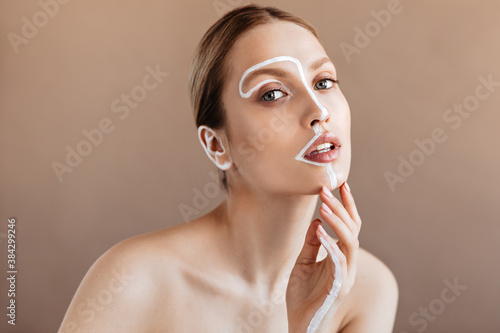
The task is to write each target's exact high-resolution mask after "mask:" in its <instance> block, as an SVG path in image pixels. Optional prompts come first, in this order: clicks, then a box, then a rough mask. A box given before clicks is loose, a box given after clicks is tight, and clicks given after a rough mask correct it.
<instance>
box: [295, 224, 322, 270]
mask: <svg viewBox="0 0 500 333" xmlns="http://www.w3.org/2000/svg"><path fill="white" fill-rule="evenodd" d="M319 224H321V221H320V220H318V219H316V220H314V221H312V222H311V224H310V225H309V228H308V229H307V232H306V239H305V241H304V246H303V247H302V251H300V254H299V256H298V258H297V262H296V263H297V264H300V265H310V264H314V263H316V259H317V257H318V252H319V247H320V246H321V242H320V241H319V240H318V238H317V236H316V233H317V231H316V230H317V229H318V225H319Z"/></svg>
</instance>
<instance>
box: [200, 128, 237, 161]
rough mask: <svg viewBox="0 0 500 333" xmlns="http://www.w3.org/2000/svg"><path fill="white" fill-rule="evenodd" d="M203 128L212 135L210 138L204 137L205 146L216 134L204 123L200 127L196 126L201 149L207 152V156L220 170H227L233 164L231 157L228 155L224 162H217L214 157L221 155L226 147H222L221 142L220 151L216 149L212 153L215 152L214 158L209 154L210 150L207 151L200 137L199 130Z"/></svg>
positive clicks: (208, 144)
mask: <svg viewBox="0 0 500 333" xmlns="http://www.w3.org/2000/svg"><path fill="white" fill-rule="evenodd" d="M203 128H205V129H206V130H207V131H209V132H210V133H212V137H210V138H206V140H207V146H210V143H211V142H212V140H214V139H215V137H216V136H217V134H216V133H215V132H214V131H213V130H212V129H211V128H210V127H208V126H205V125H201V126H200V127H198V139H199V140H200V143H201V146H202V147H203V149H204V150H205V153H206V154H207V156H208V158H209V159H210V160H211V161H212V162H213V163H214V164H215V165H216V166H217V167H218V168H219V169H221V170H228V169H229V168H230V167H231V165H232V164H233V161H232V159H231V157H230V156H229V161H227V162H225V163H223V164H222V163H219V161H218V160H217V158H216V157H219V156H221V155H223V154H224V153H225V152H226V149H225V148H224V146H223V145H222V143H221V147H222V152H220V151H216V152H215V153H214V154H215V156H216V157H215V158H214V157H213V156H212V155H210V152H209V151H208V148H207V147H206V146H205V145H204V144H203V141H202V139H201V130H202V129H203Z"/></svg>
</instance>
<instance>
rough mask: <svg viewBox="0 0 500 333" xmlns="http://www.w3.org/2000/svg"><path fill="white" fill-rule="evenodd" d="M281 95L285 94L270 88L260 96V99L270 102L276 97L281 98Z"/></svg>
mask: <svg viewBox="0 0 500 333" xmlns="http://www.w3.org/2000/svg"><path fill="white" fill-rule="evenodd" d="M283 96H285V94H284V93H283V92H282V91H281V90H271V91H268V92H266V93H265V94H264V95H263V96H262V100H264V101H266V102H272V101H275V100H277V99H278V98H281V97H283Z"/></svg>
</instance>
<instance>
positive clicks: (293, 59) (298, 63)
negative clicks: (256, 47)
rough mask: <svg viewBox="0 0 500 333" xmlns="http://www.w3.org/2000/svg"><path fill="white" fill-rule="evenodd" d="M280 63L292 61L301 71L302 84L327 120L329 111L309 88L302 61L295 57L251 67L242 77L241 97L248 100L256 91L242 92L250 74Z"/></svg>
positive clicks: (322, 116)
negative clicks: (244, 82)
mask: <svg viewBox="0 0 500 333" xmlns="http://www.w3.org/2000/svg"><path fill="white" fill-rule="evenodd" d="M280 61H291V62H293V63H294V64H295V65H297V68H298V69H299V74H300V79H301V81H302V84H303V85H304V87H306V90H307V92H308V93H309V95H310V96H311V98H312V99H313V101H314V103H316V105H317V106H318V107H319V108H320V110H321V120H323V119H325V118H326V116H328V110H327V109H326V108H325V107H324V106H323V105H321V103H320V102H319V100H318V98H317V97H316V95H315V94H314V92H313V91H312V90H311V87H309V85H308V84H307V81H306V76H305V75H304V69H303V68H302V64H301V63H300V61H299V60H298V59H297V58H294V57H289V56H279V57H274V58H271V59H267V60H265V61H263V62H261V63H258V64H256V65H253V66H252V67H250V68H249V69H247V70H246V71H245V72H244V73H243V75H242V76H241V79H240V84H239V91H240V96H241V97H243V98H248V97H250V95H252V93H253V92H254V91H255V90H256V87H254V88H252V89H251V90H249V91H248V92H246V93H243V91H241V88H242V86H243V81H244V80H245V78H246V77H247V76H248V74H250V73H251V72H253V71H255V70H257V69H259V68H261V67H264V66H267V65H269V64H272V63H275V62H280ZM266 81H267V80H266ZM263 82H265V81H263ZM278 82H279V81H278ZM262 84H264V83H262V82H261V83H260V84H259V85H258V86H259V87H260V86H262Z"/></svg>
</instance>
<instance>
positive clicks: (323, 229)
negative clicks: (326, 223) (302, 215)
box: [318, 224, 328, 236]
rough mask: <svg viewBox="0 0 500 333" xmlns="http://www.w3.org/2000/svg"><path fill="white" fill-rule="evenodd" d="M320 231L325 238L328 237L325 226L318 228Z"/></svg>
mask: <svg viewBox="0 0 500 333" xmlns="http://www.w3.org/2000/svg"><path fill="white" fill-rule="evenodd" d="M318 229H319V232H320V233H321V234H322V235H323V236H328V234H327V233H326V230H325V228H323V226H322V225H321V224H320V225H319V226H318Z"/></svg>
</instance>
